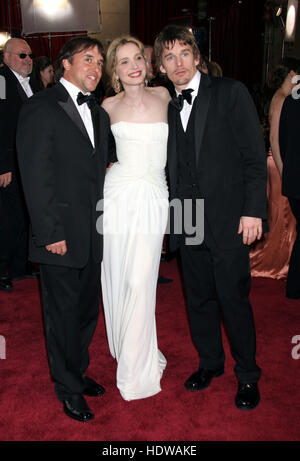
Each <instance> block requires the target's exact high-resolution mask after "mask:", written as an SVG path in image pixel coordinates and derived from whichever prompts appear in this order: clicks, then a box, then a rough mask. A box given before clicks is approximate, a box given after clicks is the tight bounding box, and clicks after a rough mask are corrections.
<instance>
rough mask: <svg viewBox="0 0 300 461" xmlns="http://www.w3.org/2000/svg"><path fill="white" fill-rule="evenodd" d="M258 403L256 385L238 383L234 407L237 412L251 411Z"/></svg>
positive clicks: (258, 397)
mask: <svg viewBox="0 0 300 461" xmlns="http://www.w3.org/2000/svg"><path fill="white" fill-rule="evenodd" d="M259 401H260V395H259V390H258V387H257V383H252V384H244V383H239V386H238V392H237V395H236V397H235V405H236V407H237V408H238V409H239V410H253V409H254V408H255V407H257V405H258V404H259Z"/></svg>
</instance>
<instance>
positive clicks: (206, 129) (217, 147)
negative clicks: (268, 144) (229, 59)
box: [168, 74, 267, 251]
mask: <svg viewBox="0 0 300 461" xmlns="http://www.w3.org/2000/svg"><path fill="white" fill-rule="evenodd" d="M194 104H196V107H195V110H196V113H195V117H194V127H193V128H194V130H193V135H194V144H195V157H196V158H195V161H196V176H197V181H198V190H199V191H201V197H199V198H203V199H204V213H205V228H204V234H205V233H206V231H207V230H208V228H209V231H210V233H211V234H212V236H213V238H214V241H215V244H216V246H217V247H219V248H222V249H230V248H235V247H237V246H240V245H242V236H241V235H238V227H239V222H240V218H241V217H242V216H251V217H257V218H262V219H263V220H266V219H267V195H266V189H267V165H266V153H265V146H264V140H263V136H262V130H261V126H260V122H259V119H258V115H257V112H256V108H255V106H254V103H253V102H252V99H251V97H250V95H249V93H248V90H247V89H246V87H245V86H244V85H243V84H242V83H240V82H238V81H235V80H231V79H227V78H214V77H209V76H207V75H205V74H201V81H200V86H199V91H198V95H197V98H196V99H195V101H194ZM168 118H169V141H168V174H169V185H170V199H171V200H173V199H174V198H177V178H178V159H177V149H176V108H175V107H173V106H172V105H171V104H170V105H169V114H168ZM204 240H205V235H204ZM179 242H180V239H179V238H178V237H176V235H174V234H172V233H171V236H170V250H171V251H175V250H176V249H177V248H178V246H179V244H180V243H179Z"/></svg>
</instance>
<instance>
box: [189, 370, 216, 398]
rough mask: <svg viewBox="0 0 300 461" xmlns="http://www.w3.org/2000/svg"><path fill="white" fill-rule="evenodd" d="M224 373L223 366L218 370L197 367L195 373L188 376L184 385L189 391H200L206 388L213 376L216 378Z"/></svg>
mask: <svg viewBox="0 0 300 461" xmlns="http://www.w3.org/2000/svg"><path fill="white" fill-rule="evenodd" d="M223 373H224V368H220V369H219V370H206V369H205V368H199V370H198V371H196V373H194V374H193V375H192V376H190V377H189V379H188V380H187V381H186V382H185V383H184V387H185V388H186V389H188V390H189V391H192V392H195V391H202V390H203V389H206V388H207V387H208V386H209V385H210V383H211V380H212V379H213V378H217V377H218V376H221V375H222V374H223Z"/></svg>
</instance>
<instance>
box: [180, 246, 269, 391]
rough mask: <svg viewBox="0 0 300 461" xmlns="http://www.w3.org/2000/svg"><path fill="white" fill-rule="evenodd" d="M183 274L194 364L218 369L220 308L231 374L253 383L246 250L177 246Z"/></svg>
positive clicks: (252, 333) (253, 342) (221, 361)
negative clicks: (195, 354)
mask: <svg viewBox="0 0 300 461" xmlns="http://www.w3.org/2000/svg"><path fill="white" fill-rule="evenodd" d="M180 250H181V258H182V268H183V276H184V282H185V288H186V297H187V307H188V314H189V320H190V328H191V334H192V339H193V341H194V344H195V346H196V348H197V350H198V353H199V356H200V367H203V368H207V369H213V370H215V369H221V368H223V367H224V361H225V355H224V349H223V345H222V335H221V311H220V307H221V308H222V312H223V317H224V322H225V326H226V329H227V333H228V336H229V341H230V345H231V351H232V355H233V357H234V359H235V360H236V366H235V374H236V376H237V379H238V380H239V381H240V382H243V383H254V382H257V381H258V380H259V378H260V374H261V370H260V368H259V367H258V366H257V364H256V361H255V353H256V337H255V327H254V319H253V313H252V308H251V305H250V302H249V299H248V295H249V291H250V283H251V274H250V264H249V250H248V248H247V247H246V246H242V247H239V248H236V249H231V250H220V249H217V248H208V247H207V246H206V244H205V243H204V244H202V245H200V246H197V247H195V246H186V245H182V246H181V249H180Z"/></svg>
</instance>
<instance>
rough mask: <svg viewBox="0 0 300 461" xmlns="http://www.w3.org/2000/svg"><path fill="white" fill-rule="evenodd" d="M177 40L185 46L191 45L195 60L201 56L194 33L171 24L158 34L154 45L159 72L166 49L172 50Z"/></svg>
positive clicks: (186, 28)
mask: <svg viewBox="0 0 300 461" xmlns="http://www.w3.org/2000/svg"><path fill="white" fill-rule="evenodd" d="M175 40H178V41H179V43H182V44H184V45H190V46H191V47H192V50H193V55H194V58H195V59H196V58H198V57H199V56H200V51H199V48H198V45H197V43H196V40H195V37H194V34H193V32H191V31H190V30H189V29H188V27H182V26H179V25H177V24H170V25H168V26H166V27H165V28H164V29H163V30H162V31H161V32H160V33H159V34H158V36H157V37H156V40H155V43H154V53H155V62H156V67H157V69H158V70H159V68H160V66H161V65H162V54H163V50H164V48H168V49H169V48H172V47H173V46H174V44H175Z"/></svg>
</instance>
